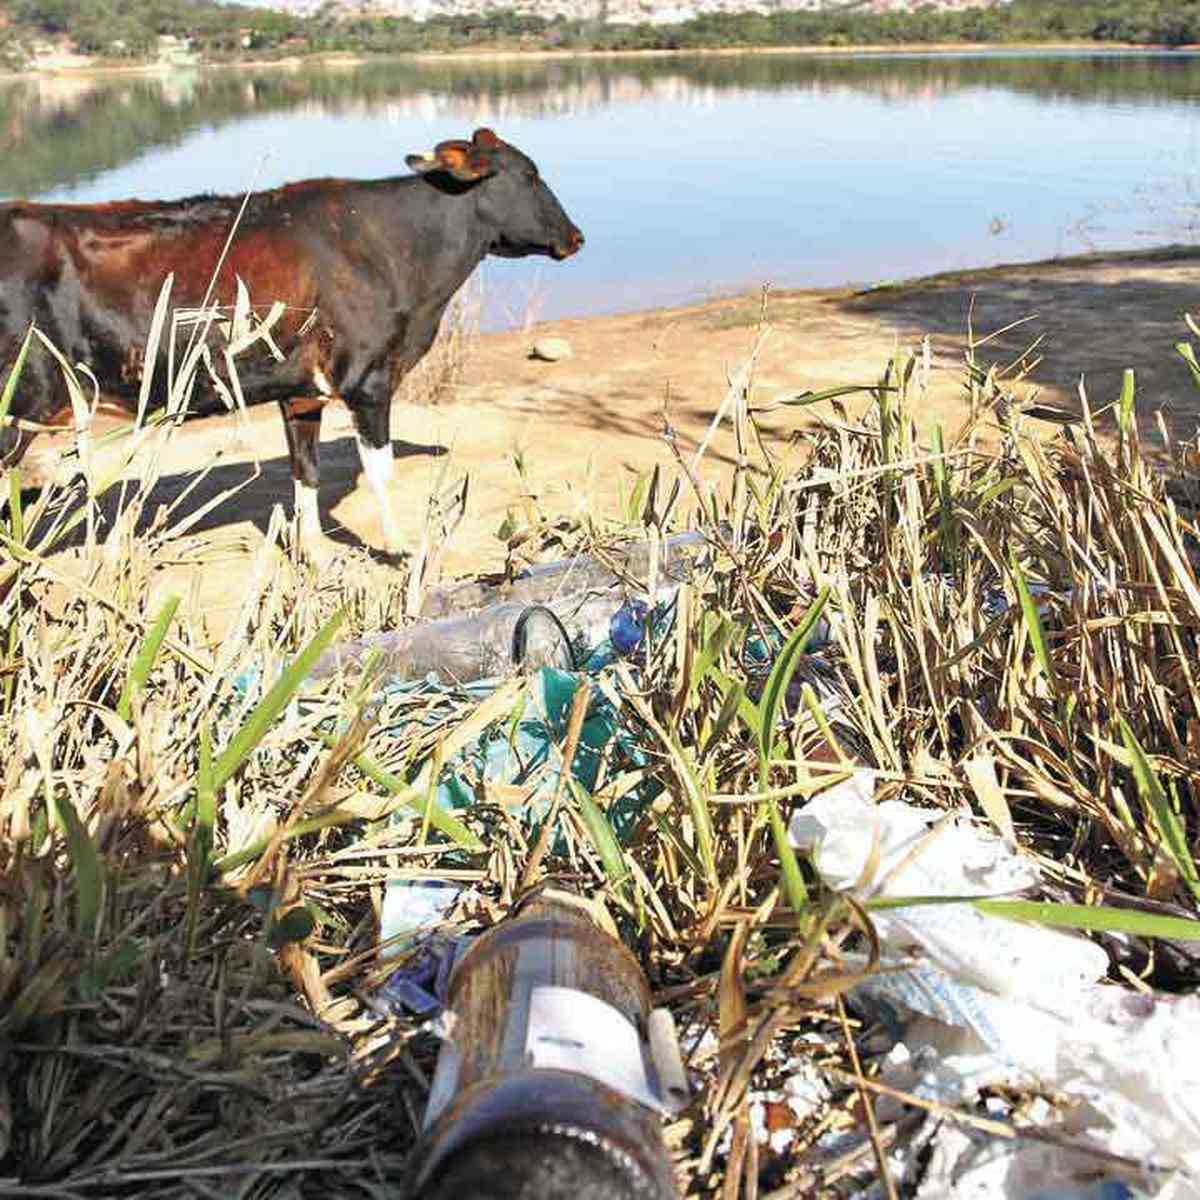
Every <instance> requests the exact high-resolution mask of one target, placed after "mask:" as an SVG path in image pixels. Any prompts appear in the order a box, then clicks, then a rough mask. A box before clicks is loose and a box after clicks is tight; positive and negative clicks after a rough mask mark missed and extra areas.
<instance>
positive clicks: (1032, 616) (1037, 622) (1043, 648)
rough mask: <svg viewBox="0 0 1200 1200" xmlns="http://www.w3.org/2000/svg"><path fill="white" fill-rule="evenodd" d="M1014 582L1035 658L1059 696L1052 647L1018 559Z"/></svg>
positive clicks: (1014, 568)
mask: <svg viewBox="0 0 1200 1200" xmlns="http://www.w3.org/2000/svg"><path fill="white" fill-rule="evenodd" d="M1012 573H1013V581H1014V582H1015V583H1016V586H1017V598H1018V600H1019V601H1020V602H1021V615H1022V616H1023V617H1024V618H1025V627H1026V628H1027V629H1028V630H1029V640H1030V642H1031V643H1032V644H1033V654H1034V658H1035V659H1036V660H1037V664H1038V666H1039V667H1040V668H1041V670H1042V674H1043V675H1044V676H1045V677H1046V682H1047V683H1048V684H1049V685H1050V689H1051V691H1052V692H1053V693H1054V694H1055V695H1056V696H1057V694H1058V675H1057V674H1056V673H1055V670H1054V662H1053V660H1052V659H1051V657H1050V647H1049V644H1048V643H1047V641H1046V628H1045V626H1044V625H1043V624H1042V616H1041V613H1039V612H1038V606H1037V602H1036V601H1035V600H1034V598H1033V593H1032V592H1031V591H1030V590H1029V584H1028V583H1026V582H1025V576H1024V574H1023V573H1022V571H1021V568H1020V567H1019V566H1017V561H1016V559H1013V562H1012Z"/></svg>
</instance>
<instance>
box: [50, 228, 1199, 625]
mask: <svg viewBox="0 0 1200 1200" xmlns="http://www.w3.org/2000/svg"><path fill="white" fill-rule="evenodd" d="M1198 267H1200V251H1194V250H1192V249H1190V248H1187V249H1185V248H1168V249H1163V250H1159V251H1156V252H1152V253H1139V254H1130V255H1108V256H1089V257H1087V258H1077V259H1070V260H1060V261H1055V262H1048V263H1038V264H1030V265H1024V266H1016V267H1003V268H995V269H989V270H983V271H975V272H965V273H958V274H954V275H946V276H938V277H935V278H931V279H926V280H920V281H915V282H913V283H909V284H905V285H901V286H896V287H889V288H887V289H877V290H874V291H871V292H867V293H854V292H851V291H848V290H845V289H843V290H836V289H833V290H821V291H803V292H778V293H773V294H771V295H770V297H769V298H768V300H767V309H766V311H767V317H768V322H769V325H770V327H771V328H770V332H769V333H768V334H767V337H766V340H765V343H764V344H763V346H762V348H761V353H760V355H759V358H758V361H757V364H756V368H755V371H754V377H753V392H752V398H753V403H755V404H764V403H767V402H770V401H771V400H774V399H778V398H781V397H784V396H787V395H793V394H795V393H797V392H799V391H803V390H818V389H822V388H826V387H829V386H831V385H836V384H843V383H870V382H873V381H874V380H876V379H877V378H878V376H879V373H880V371H881V368H882V366H883V365H884V363H885V362H886V360H887V358H888V356H889V354H891V353H892V352H893V351H894V350H895V348H896V347H897V345H914V346H915V345H918V344H919V341H920V339H921V338H922V337H924V336H925V335H928V336H929V338H930V340H931V347H932V351H933V359H932V361H933V374H932V389H931V393H930V397H929V402H928V411H927V412H925V413H923V414H922V421H923V424H924V425H925V426H926V428H932V425H933V423H934V422H936V421H941V422H943V423H945V424H946V425H947V427H953V425H954V423H955V421H956V418H957V419H961V416H962V413H963V400H962V395H961V379H962V372H961V367H962V362H963V351H964V345H965V340H966V329H967V323H968V318H969V317H970V319H971V321H972V324H973V328H974V331H975V335H976V338H981V337H984V336H985V335H989V334H993V333H995V331H997V330H1001V329H1004V328H1005V327H1006V326H1010V325H1012V323H1013V322H1017V321H1022V320H1023V319H1024V318H1030V319H1029V320H1028V321H1027V322H1026V323H1024V324H1021V325H1020V326H1019V327H1017V328H1016V329H1012V330H1010V331H1009V332H1008V333H1005V334H1003V335H1002V336H999V337H995V338H993V339H992V340H990V341H988V342H987V343H986V345H985V346H984V347H983V348H982V349H981V351H980V355H981V357H984V358H986V359H988V360H991V361H995V362H999V363H1008V362H1010V361H1012V360H1014V359H1016V358H1017V357H1018V356H1019V355H1020V354H1021V352H1022V351H1023V350H1025V349H1027V348H1028V347H1029V346H1030V345H1031V344H1032V343H1033V342H1034V341H1035V339H1037V338H1039V337H1040V338H1041V342H1040V344H1039V345H1038V347H1037V353H1038V354H1040V355H1041V361H1040V362H1038V363H1037V365H1036V366H1035V367H1034V368H1033V370H1032V372H1031V373H1030V376H1029V381H1030V382H1029V384H1028V385H1027V387H1026V388H1025V389H1024V390H1025V392H1026V393H1027V394H1029V395H1031V396H1032V394H1033V393H1034V392H1036V393H1038V395H1037V399H1039V400H1040V401H1042V402H1044V403H1047V404H1053V405H1057V406H1062V407H1077V406H1078V388H1079V383H1080V379H1081V378H1083V379H1084V381H1085V383H1086V387H1087V392H1088V395H1089V397H1090V400H1091V403H1092V405H1093V407H1096V406H1097V405H1099V404H1101V403H1106V402H1110V401H1112V400H1113V399H1115V398H1116V396H1117V394H1118V391H1119V387H1120V381H1121V373H1122V371H1123V370H1124V368H1126V367H1132V368H1133V369H1134V370H1135V372H1136V376H1137V383H1138V396H1139V411H1140V414H1141V417H1142V422H1143V429H1144V430H1145V432H1146V434H1147V435H1148V436H1153V435H1154V431H1153V426H1152V416H1151V415H1152V413H1153V411H1154V410H1155V409H1156V408H1161V409H1162V410H1163V411H1164V415H1165V416H1166V419H1167V421H1168V424H1169V425H1170V427H1171V429H1172V432H1173V435H1174V436H1177V437H1191V436H1194V433H1195V424H1196V421H1197V416H1198V414H1200V389H1197V388H1196V386H1195V385H1194V384H1193V382H1192V379H1191V376H1190V374H1189V372H1188V370H1187V368H1186V366H1185V364H1184V363H1183V361H1182V360H1181V359H1180V357H1179V355H1178V354H1177V353H1176V352H1175V350H1174V345H1175V343H1176V342H1178V341H1181V340H1184V339H1186V338H1187V336H1188V333H1189V331H1188V329H1187V327H1186V325H1185V323H1184V314H1185V313H1186V312H1188V311H1189V310H1200V292H1198V291H1197V284H1198V283H1200V273H1198ZM972 304H973V309H972ZM759 315H760V297H758V296H743V297H735V298H731V299H726V300H716V301H711V302H708V303H705V304H701V305H698V306H695V307H691V308H682V309H667V310H656V311H652V312H640V313H631V314H625V315H619V316H612V317H600V318H589V319H583V320H563V321H554V322H547V323H545V324H541V325H538V326H537V327H536V328H535V329H534V330H532V331H528V332H509V333H502V334H495V335H485V336H483V337H481V338H480V339H479V342H478V344H477V346H476V347H475V348H474V350H473V352H472V353H471V356H470V358H469V360H468V362H467V364H466V368H465V371H464V374H463V376H462V380H461V382H460V383H459V384H458V385H457V386H456V387H455V388H454V389H453V392H452V393H451V394H450V395H447V396H444V397H443V398H442V400H441V401H440V402H439V403H438V404H436V405H434V406H417V405H413V404H399V403H398V404H396V405H395V406H394V408H393V412H392V436H393V439H394V453H395V456H396V458H397V460H398V462H397V468H396V478H395V482H394V484H393V489H392V499H393V504H394V507H395V509H396V512H397V515H398V518H399V521H400V524H401V527H402V529H403V531H404V534H405V536H406V538H408V539H411V544H412V545H413V546H414V547H415V545H416V543H417V542H418V540H419V536H420V530H421V529H422V527H423V525H424V521H425V514H426V504H427V500H428V497H429V496H430V494H431V493H434V492H437V491H439V490H441V489H444V488H446V487H448V486H449V485H451V484H452V483H453V482H454V481H456V480H461V479H462V477H463V476H464V475H469V477H470V488H469V493H468V502H467V513H466V517H465V519H464V520H463V522H462V523H461V525H460V526H459V528H458V530H457V532H456V533H455V536H454V538H453V540H452V542H451V544H450V545H449V546H448V547H447V548H446V554H445V558H444V564H443V569H444V571H445V573H446V574H448V575H454V574H462V573H468V572H478V571H481V570H489V569H496V568H498V567H499V566H500V565H501V564H502V563H503V559H504V547H503V545H502V543H501V541H500V540H499V539H498V537H497V531H498V529H499V527H500V525H501V523H502V522H503V520H504V517H505V514H506V512H507V511H508V510H509V509H511V508H513V507H514V506H515V505H518V504H519V503H520V498H521V496H522V495H523V494H528V495H531V496H535V497H536V498H537V501H538V503H539V504H540V505H541V507H542V508H543V510H545V511H548V512H551V513H562V512H567V511H570V510H571V509H572V508H573V507H576V506H580V507H582V506H586V507H589V508H591V509H592V511H600V512H603V511H612V510H613V509H614V507H615V505H616V504H617V499H618V495H619V490H620V487H621V484H622V482H623V481H624V482H625V484H626V486H628V482H629V481H630V480H631V479H632V475H633V473H634V472H638V471H645V470H646V469H648V468H650V467H652V466H653V465H654V464H655V463H658V462H661V463H663V464H664V468H669V469H670V471H671V472H672V473H673V472H674V471H675V467H674V465H673V464H674V459H673V457H672V455H671V453H670V450H669V449H668V447H667V445H666V442H665V440H664V436H663V434H664V429H665V428H666V426H667V423H668V422H669V425H670V427H671V428H672V429H673V430H674V431H675V433H676V436H677V439H678V445H679V447H680V449H681V450H683V451H684V452H686V453H690V452H692V451H694V449H695V447H696V446H697V444H698V443H699V441H700V439H702V438H703V436H704V434H705V431H706V429H707V428H708V426H709V424H710V422H711V421H712V418H713V415H714V413H715V412H716V410H717V408H718V407H719V405H720V403H721V400H722V398H723V397H724V395H725V392H726V390H727V385H728V380H729V378H730V376H731V375H732V374H733V373H734V372H735V371H737V370H738V368H739V367H740V366H741V365H742V364H743V363H745V361H746V360H747V357H748V355H749V352H750V350H751V348H752V346H753V344H754V342H755V339H756V336H757V333H758V329H757V326H758V320H759ZM549 336H558V337H565V338H567V339H568V340H569V341H570V344H571V346H572V348H573V352H574V353H573V356H572V357H571V358H569V359H566V360H564V361H559V362H554V363H548V362H542V361H537V360H534V359H532V358H531V357H530V356H529V349H530V346H531V345H532V343H533V341H534V340H536V339H538V338H543V337H549ZM850 404H851V407H852V408H855V407H861V406H862V405H864V404H865V400H852V401H851V402H850ZM813 411H814V410H812V409H805V408H795V407H793V408H781V409H776V410H775V411H773V412H771V413H770V414H768V415H766V416H764V417H763V418H762V424H763V427H764V429H765V430H766V431H767V432H768V434H769V438H770V440H771V441H772V443H773V444H774V445H776V446H777V447H779V448H780V449H782V448H784V447H785V446H786V444H787V442H788V439H789V438H790V437H791V435H792V434H794V433H795V432H796V431H798V430H802V429H803V428H804V427H805V426H806V425H808V424H809V423H810V422H811V421H812V413H813ZM1047 431H1048V432H1049V431H1050V427H1049V426H1047ZM37 449H38V451H39V453H38V457H39V458H41V457H42V455H43V454H44V453H45V452H46V451H48V450H51V449H52V447H51V446H50V445H49V444H45V443H43V445H42V446H40V447H38V448H37ZM732 450H733V442H732V437H731V434H730V430H729V429H728V426H725V427H723V428H721V429H720V430H719V431H718V432H717V434H716V436H715V437H714V438H713V441H712V444H711V448H710V450H709V452H708V454H707V455H706V457H705V460H704V464H703V468H702V472H701V473H702V474H703V475H706V476H707V477H709V478H712V477H714V475H715V474H718V473H720V472H724V471H728V470H729V469H730V466H731V463H732V457H731V454H732ZM32 454H33V451H31V455H32ZM256 458H257V459H258V462H259V465H260V469H261V475H260V476H259V477H258V478H253V475H254V471H255V459H256ZM518 463H521V464H523V470H524V475H523V476H522V475H521V474H520V473H519V472H518ZM206 464H215V465H214V466H213V468H212V470H211V471H210V472H209V474H208V476H207V478H206V479H204V480H203V481H202V483H201V484H200V485H199V486H196V487H195V488H194V489H193V491H192V492H191V493H190V494H189V495H188V496H187V498H186V500H185V501H184V502H183V503H182V504H181V505H180V506H179V508H178V509H177V511H176V512H175V514H174V516H175V517H176V518H177V517H178V516H179V515H181V513H183V512H186V511H195V510H197V509H199V508H200V507H201V506H202V505H203V504H204V503H205V502H206V501H207V500H208V499H209V498H211V497H212V496H214V495H216V494H218V493H219V492H220V491H222V490H224V489H225V488H228V487H230V486H231V485H234V484H237V483H241V482H245V481H247V480H250V482H248V483H247V486H246V487H244V488H243V489H242V490H240V491H239V492H238V493H237V495H236V497H235V498H233V499H232V500H230V501H228V502H226V503H225V504H223V505H222V506H220V507H218V508H217V509H215V510H214V511H213V512H211V513H209V514H208V515H206V516H204V517H203V519H201V520H200V521H199V523H198V524H197V525H196V526H195V528H194V529H193V530H192V531H191V536H192V537H194V538H199V539H201V540H202V541H207V542H209V543H211V548H212V550H213V554H212V555H211V556H209V555H205V554H203V553H199V554H197V553H195V550H196V549H197V547H195V546H193V547H192V552H189V553H188V554H187V555H181V559H187V560H188V561H187V562H181V564H180V566H178V567H177V568H176V570H178V571H180V572H181V573H183V574H185V575H188V574H191V575H194V576H196V583H195V588H196V590H195V593H194V598H193V602H194V603H198V604H200V605H201V607H202V608H203V609H204V610H205V612H206V615H207V616H208V617H209V619H210V626H211V628H212V630H213V632H214V636H218V635H219V631H220V627H221V624H222V622H221V615H222V613H223V612H225V611H231V610H232V608H233V606H234V605H236V603H237V602H238V599H239V597H238V596H237V595H236V589H231V587H230V580H231V579H236V578H237V572H238V569H239V560H241V559H243V558H246V557H248V556H249V555H250V554H251V553H252V551H253V548H254V546H255V545H256V543H257V542H258V540H259V539H260V538H261V536H262V533H263V532H264V531H265V530H266V528H267V524H268V521H269V519H270V514H271V510H272V507H273V506H274V505H276V504H282V505H283V506H284V509H285V512H288V513H290V511H291V493H292V484H291V478H290V474H289V470H288V464H287V458H286V451H285V444H284V436H283V429H282V425H281V423H280V420H279V417H278V413H277V410H276V409H275V407H274V406H273V405H272V406H268V407H267V408H263V409H256V410H251V412H250V414H249V417H248V422H247V423H246V425H245V426H244V427H239V425H238V423H237V422H236V421H234V420H233V419H231V418H212V419H205V420H197V421H193V422H190V423H188V424H187V425H186V426H185V427H184V428H183V429H182V430H181V431H180V432H178V433H177V434H176V435H175V437H174V439H173V440H172V442H171V444H170V445H169V447H168V449H167V451H166V458H165V460H164V471H163V474H162V477H161V480H160V482H159V484H158V486H157V489H156V492H155V494H154V497H153V501H154V503H155V504H158V503H163V504H167V503H171V502H173V501H175V500H178V498H179V496H180V494H181V493H182V492H183V491H184V489H185V488H188V487H189V486H190V485H192V484H193V483H194V481H195V474H196V472H197V470H198V469H199V468H201V467H202V466H204V465H206ZM672 477H673V476H672ZM321 479H322V482H321V515H322V522H323V526H324V528H325V529H326V531H327V532H328V533H329V534H330V535H331V536H332V537H333V538H334V539H335V540H337V541H339V542H341V543H343V544H345V545H346V546H348V547H355V546H357V547H360V548H361V547H362V546H363V545H364V544H366V545H368V546H379V545H381V544H382V531H381V528H380V523H379V519H378V516H377V513H376V507H375V504H374V501H373V499H372V497H371V495H370V494H369V492H368V490H367V487H366V484H365V481H364V480H363V478H362V473H361V468H360V466H359V462H358V456H357V453H356V450H355V447H354V440H353V436H352V427H351V423H350V418H349V414H348V413H347V412H346V411H345V409H344V408H341V407H340V406H336V407H333V408H331V409H329V410H327V412H326V416H325V421H324V425H323V441H322V446H321ZM198 549H200V550H201V551H202V550H203V546H201V547H199V548H198ZM380 570H381V571H387V570H388V567H387V566H386V564H381V565H380ZM178 582H179V583H181V584H182V585H185V586H183V591H184V592H185V593H186V592H188V591H190V590H191V587H190V584H191V580H190V579H182V580H179V581H178ZM231 593H232V594H231Z"/></svg>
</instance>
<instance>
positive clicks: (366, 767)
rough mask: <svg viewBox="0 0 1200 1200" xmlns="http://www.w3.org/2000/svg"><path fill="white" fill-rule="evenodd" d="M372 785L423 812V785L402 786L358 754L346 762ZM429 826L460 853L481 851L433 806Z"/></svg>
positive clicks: (461, 826) (327, 740) (463, 830)
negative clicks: (351, 764) (458, 849)
mask: <svg viewBox="0 0 1200 1200" xmlns="http://www.w3.org/2000/svg"><path fill="white" fill-rule="evenodd" d="M322 740H323V741H324V742H325V744H326V745H328V746H332V745H333V744H334V740H333V738H331V737H329V736H328V735H327V734H326V735H322ZM350 761H351V762H352V763H353V764H354V765H355V766H356V767H357V768H358V769H359V770H360V771H361V772H362V773H363V774H364V775H365V776H366V777H367V778H368V779H369V780H371V782H372V783H376V784H378V785H379V786H380V787H381V788H383V790H384V791H386V792H388V793H389V794H390V795H392V796H394V797H395V798H396V799H397V800H398V801H399V802H400V803H401V804H404V805H406V806H407V807H409V808H412V809H415V810H416V811H417V812H418V813H420V814H422V815H423V814H424V812H425V794H426V791H425V784H423V783H422V782H420V781H418V782H417V783H406V782H405V781H404V780H403V779H401V778H400V776H399V775H393V774H392V772H391V771H388V770H387V769H386V768H384V767H381V766H379V764H378V763H376V762H375V761H374V760H373V759H372V758H370V757H369V756H368V755H366V754H359V755H357V756H356V757H354V758H352V759H351V760H350ZM429 824H430V825H432V826H433V828H434V829H436V830H437V831H438V833H440V834H443V835H444V836H445V837H448V838H449V839H450V840H451V841H452V842H453V843H454V844H455V845H456V846H460V847H461V848H462V849H464V850H482V849H483V848H484V847H483V843H482V842H481V841H480V840H479V838H477V837H476V836H475V834H473V833H472V832H471V831H470V830H469V829H468V828H467V827H466V826H465V825H464V824H463V823H462V822H461V821H460V820H459V819H458V818H457V817H456V816H455V815H454V814H453V813H450V812H447V811H446V810H445V809H444V808H439V807H438V806H437V805H436V804H435V805H434V806H433V807H432V808H431V809H430V810H429Z"/></svg>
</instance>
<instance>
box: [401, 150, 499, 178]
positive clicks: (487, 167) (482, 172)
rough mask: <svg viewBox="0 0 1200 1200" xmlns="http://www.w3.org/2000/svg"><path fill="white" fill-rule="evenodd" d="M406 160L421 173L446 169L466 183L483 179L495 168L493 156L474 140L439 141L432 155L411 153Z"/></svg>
mask: <svg viewBox="0 0 1200 1200" xmlns="http://www.w3.org/2000/svg"><path fill="white" fill-rule="evenodd" d="M405 162H407V163H408V165H409V166H410V167H412V169H413V170H414V171H417V172H419V173H420V174H425V173H426V172H428V171H445V172H447V173H448V174H450V175H453V176H454V178H455V179H461V180H462V181H463V182H464V183H473V182H474V181H475V180H477V179H483V178H484V176H486V175H490V174H491V173H492V172H493V171H494V170H495V167H494V166H493V165H492V161H491V157H490V156H489V154H488V153H487V151H486V150H485V149H482V148H481V147H478V146H476V145H474V144H473V143H472V142H462V141H453V142H439V143H438V144H437V145H436V146H435V147H434V148H433V153H432V154H431V155H425V156H424V157H422V156H421V155H418V154H410V155H408V156H407V157H406V159H405Z"/></svg>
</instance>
